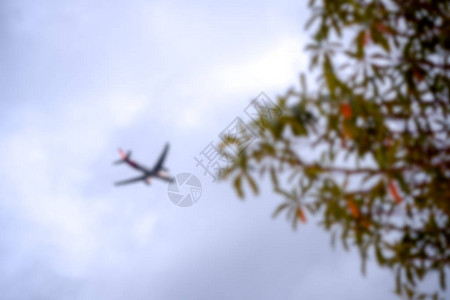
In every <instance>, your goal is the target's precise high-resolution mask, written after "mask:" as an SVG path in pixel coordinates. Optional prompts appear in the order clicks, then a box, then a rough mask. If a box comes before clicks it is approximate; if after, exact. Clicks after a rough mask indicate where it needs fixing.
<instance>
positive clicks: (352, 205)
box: [347, 199, 360, 218]
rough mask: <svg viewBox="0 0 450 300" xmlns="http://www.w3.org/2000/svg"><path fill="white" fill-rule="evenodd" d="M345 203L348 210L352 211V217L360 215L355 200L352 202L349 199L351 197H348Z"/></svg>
mask: <svg viewBox="0 0 450 300" xmlns="http://www.w3.org/2000/svg"><path fill="white" fill-rule="evenodd" d="M347 205H348V208H349V209H350V212H351V213H352V215H353V217H355V218H359V216H360V214H359V209H358V207H357V206H356V204H355V202H353V200H351V199H348V200H347Z"/></svg>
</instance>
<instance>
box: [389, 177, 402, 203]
mask: <svg viewBox="0 0 450 300" xmlns="http://www.w3.org/2000/svg"><path fill="white" fill-rule="evenodd" d="M388 185H389V192H390V193H391V196H392V198H394V201H395V203H397V204H399V203H402V202H403V199H402V197H400V194H399V193H398V190H397V186H396V185H395V183H394V181H393V180H392V179H390V180H389V184H388Z"/></svg>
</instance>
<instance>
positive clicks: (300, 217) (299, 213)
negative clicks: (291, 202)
mask: <svg viewBox="0 0 450 300" xmlns="http://www.w3.org/2000/svg"><path fill="white" fill-rule="evenodd" d="M297 216H298V218H299V219H300V221H302V223H306V216H305V214H304V213H303V210H302V209H301V208H300V207H299V208H297Z"/></svg>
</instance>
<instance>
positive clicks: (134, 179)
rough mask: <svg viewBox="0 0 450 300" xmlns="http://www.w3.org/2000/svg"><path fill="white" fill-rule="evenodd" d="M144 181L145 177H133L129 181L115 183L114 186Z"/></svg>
mask: <svg viewBox="0 0 450 300" xmlns="http://www.w3.org/2000/svg"><path fill="white" fill-rule="evenodd" d="M142 180H145V176H139V177H134V178H131V179H126V180H122V181H118V182H116V183H115V185H116V186H117V185H124V184H128V183H134V182H138V181H142Z"/></svg>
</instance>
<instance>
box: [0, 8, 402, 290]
mask: <svg viewBox="0 0 450 300" xmlns="http://www.w3.org/2000/svg"><path fill="white" fill-rule="evenodd" d="M304 2H306V1H242V0H240V1H237V0H236V1H215V2H213V1H190V2H188V1H184V2H183V1H177V0H173V1H145V0H128V1H106V0H95V1H92V0H89V1H88V0H81V1H71V0H70V1H56V0H53V1H52V0H2V1H1V2H0V67H1V70H2V71H1V72H0V96H1V110H0V124H1V126H0V151H1V153H2V155H1V156H0V164H1V168H0V175H1V178H2V180H1V182H0V196H1V198H0V289H1V295H2V296H1V298H2V299H363V298H364V299H396V297H395V296H394V295H393V294H392V291H393V289H394V284H393V282H392V276H391V274H390V273H389V271H386V270H379V269H378V268H377V267H375V265H373V264H370V265H369V269H368V275H367V276H366V277H363V276H361V272H360V261H359V257H358V255H357V253H347V252H345V251H343V250H342V249H341V248H340V247H338V248H336V249H335V250H332V249H331V247H330V242H329V236H328V235H327V234H326V233H324V232H323V231H322V229H320V228H318V227H317V226H316V225H315V224H314V221H313V220H311V221H310V222H309V223H308V224H307V225H306V226H301V227H300V229H299V230H297V231H296V232H294V231H292V230H291V228H290V226H289V224H288V223H287V222H286V221H285V219H284V218H283V217H280V218H278V219H275V220H273V219H271V214H272V212H273V210H274V208H275V207H276V205H277V204H278V203H279V202H280V201H281V200H282V199H280V198H278V197H277V196H274V195H272V194H271V193H270V191H267V193H265V194H263V195H261V196H259V197H250V198H248V199H247V200H246V201H245V202H242V201H240V200H238V199H237V198H236V195H235V194H234V192H233V190H232V189H231V187H230V185H229V184H216V183H212V182H211V178H210V177H208V176H207V175H204V174H203V172H202V169H200V168H198V167H196V165H195V161H194V160H193V157H194V156H197V155H198V154H199V153H200V152H201V151H202V150H203V149H204V148H205V147H206V146H207V145H208V144H209V143H210V142H211V141H218V134H219V133H220V132H221V131H222V130H223V129H224V128H225V127H226V126H227V125H228V124H229V123H230V122H231V121H232V120H233V119H234V118H235V117H237V116H241V117H242V116H243V115H244V114H243V109H244V108H245V107H246V105H248V103H249V102H250V101H251V99H252V98H254V97H255V96H257V95H258V94H259V93H260V92H261V91H264V92H266V94H267V95H268V96H269V97H273V98H275V97H276V95H277V94H279V93H282V92H283V91H284V90H285V89H286V88H287V87H289V86H291V85H295V84H296V82H297V78H298V74H299V71H300V70H306V69H307V59H308V58H307V56H305V54H304V52H303V51H302V49H303V47H304V45H305V43H306V41H307V35H306V34H305V33H304V31H303V24H304V23H305V20H306V18H307V16H308V12H307V9H306V6H305V3H304ZM166 142H170V145H171V149H170V152H169V156H168V159H167V165H168V167H169V169H170V171H171V173H172V174H174V175H176V174H178V173H182V172H190V173H193V174H194V175H196V176H197V177H198V178H199V179H200V181H201V183H202V188H203V190H202V196H201V198H200V200H199V202H198V203H197V204H196V205H194V206H191V207H188V208H180V207H177V206H175V205H174V204H172V202H170V200H169V199H168V196H167V184H165V183H162V182H157V181H155V182H154V183H153V184H152V186H150V187H148V186H146V185H144V184H135V185H130V186H127V187H122V188H115V187H114V186H113V182H114V181H117V180H121V179H125V178H128V177H133V176H134V175H137V174H136V173H135V172H134V171H133V170H130V169H129V168H127V167H126V166H113V165H112V164H111V162H112V161H114V160H116V159H117V158H118V154H117V148H118V147H123V148H124V149H132V150H133V157H134V158H136V159H137V160H138V161H142V162H143V163H146V164H150V165H151V164H152V163H153V162H154V161H155V160H156V159H157V157H158V155H159V153H160V151H161V149H162V147H163V145H164V143H166Z"/></svg>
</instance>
